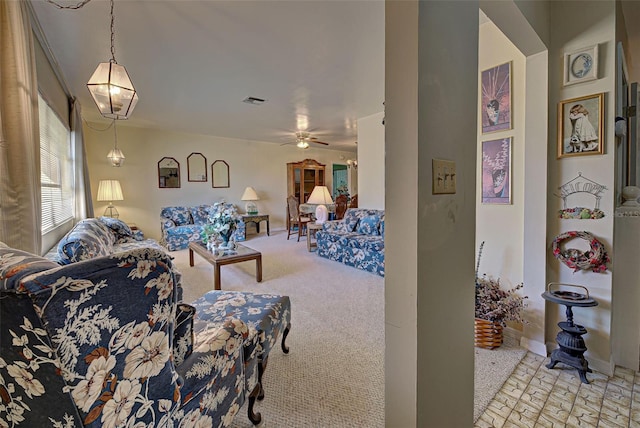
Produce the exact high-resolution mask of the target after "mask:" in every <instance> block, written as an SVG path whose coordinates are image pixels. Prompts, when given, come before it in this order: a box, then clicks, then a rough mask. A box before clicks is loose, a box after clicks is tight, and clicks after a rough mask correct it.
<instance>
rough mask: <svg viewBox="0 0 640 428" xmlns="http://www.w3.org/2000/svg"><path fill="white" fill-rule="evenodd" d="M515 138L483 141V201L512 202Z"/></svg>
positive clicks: (484, 202)
mask: <svg viewBox="0 0 640 428" xmlns="http://www.w3.org/2000/svg"><path fill="white" fill-rule="evenodd" d="M512 140H513V138H512V137H508V138H501V139H499V140H490V141H483V142H482V203H483V204H502V205H508V204H510V203H511V143H512Z"/></svg>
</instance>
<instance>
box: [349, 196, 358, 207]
mask: <svg viewBox="0 0 640 428" xmlns="http://www.w3.org/2000/svg"><path fill="white" fill-rule="evenodd" d="M349 208H358V194H357V193H356V194H355V195H353V196H352V197H351V202H350V203H349Z"/></svg>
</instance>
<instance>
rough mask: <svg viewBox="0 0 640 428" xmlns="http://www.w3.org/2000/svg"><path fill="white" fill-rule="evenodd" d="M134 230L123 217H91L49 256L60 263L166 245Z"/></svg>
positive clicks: (77, 226) (59, 243)
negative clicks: (146, 237)
mask: <svg viewBox="0 0 640 428" xmlns="http://www.w3.org/2000/svg"><path fill="white" fill-rule="evenodd" d="M136 232H140V233H134V232H133V231H132V230H131V228H130V227H129V226H128V225H127V224H126V223H124V222H123V221H122V220H118V219H115V218H110V217H100V218H88V219H85V220H81V221H79V222H78V223H76V225H75V226H73V228H72V229H71V230H70V231H69V232H68V233H67V234H66V235H65V236H64V237H63V238H62V239H61V240H60V241H59V242H58V245H57V246H56V247H54V248H52V249H51V251H49V252H48V253H47V254H46V255H45V257H46V258H47V259H49V260H51V261H54V262H56V263H58V264H60V265H68V264H70V263H75V262H79V261H82V260H89V259H92V258H95V257H101V256H107V255H109V254H113V253H117V252H119V251H126V250H130V249H133V248H145V247H152V248H156V249H159V250H163V249H164V248H163V247H162V246H160V244H158V242H156V241H155V240H153V239H144V235H143V234H142V232H141V231H136Z"/></svg>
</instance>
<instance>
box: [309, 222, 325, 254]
mask: <svg viewBox="0 0 640 428" xmlns="http://www.w3.org/2000/svg"><path fill="white" fill-rule="evenodd" d="M317 230H322V224H318V223H316V222H314V221H310V222H309V223H307V251H309V252H311V249H312V248H316V247H317V246H318V244H317V243H316V242H315V241H314V242H311V238H312V237H315V236H316V231H317Z"/></svg>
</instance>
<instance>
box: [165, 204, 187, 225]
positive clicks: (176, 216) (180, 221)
mask: <svg viewBox="0 0 640 428" xmlns="http://www.w3.org/2000/svg"><path fill="white" fill-rule="evenodd" d="M160 216H161V217H166V218H168V219H171V220H173V222H174V223H175V224H176V226H183V225H185V224H193V221H192V220H191V214H190V213H189V209H188V208H187V207H166V208H163V209H162V211H161V212H160Z"/></svg>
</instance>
